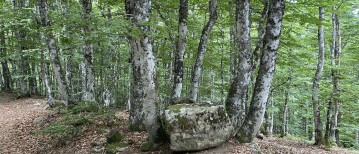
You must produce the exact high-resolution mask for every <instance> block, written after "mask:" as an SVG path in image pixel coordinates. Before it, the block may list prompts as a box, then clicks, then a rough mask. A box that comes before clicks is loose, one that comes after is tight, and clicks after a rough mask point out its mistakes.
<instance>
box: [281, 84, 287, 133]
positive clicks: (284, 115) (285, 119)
mask: <svg viewBox="0 0 359 154" xmlns="http://www.w3.org/2000/svg"><path fill="white" fill-rule="evenodd" d="M288 97H289V90H288V89H286V90H285V100H284V108H283V121H282V122H283V123H282V132H281V137H285V136H287V133H288V132H287V131H288V130H287V124H288V121H287V116H288Z"/></svg>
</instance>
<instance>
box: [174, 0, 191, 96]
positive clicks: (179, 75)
mask: <svg viewBox="0 0 359 154" xmlns="http://www.w3.org/2000/svg"><path fill="white" fill-rule="evenodd" d="M178 20H179V21H178V40H177V44H176V52H175V60H174V67H173V76H174V77H173V91H172V97H180V96H181V92H182V82H183V58H184V57H183V56H184V53H185V51H186V44H187V36H186V35H187V20H188V0H180V8H179V19H178Z"/></svg>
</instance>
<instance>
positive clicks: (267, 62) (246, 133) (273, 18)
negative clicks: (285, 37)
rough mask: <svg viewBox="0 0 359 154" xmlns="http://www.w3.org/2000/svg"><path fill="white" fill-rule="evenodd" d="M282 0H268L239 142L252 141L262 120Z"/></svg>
mask: <svg viewBox="0 0 359 154" xmlns="http://www.w3.org/2000/svg"><path fill="white" fill-rule="evenodd" d="M284 3H285V2H284V0H270V2H269V12H268V21H267V26H266V33H265V36H264V40H263V48H262V56H261V61H260V67H259V72H258V77H257V79H256V83H255V87H254V91H253V96H252V101H251V104H250V107H249V112H248V114H247V116H246V118H245V120H244V122H243V124H242V126H241V127H240V129H239V132H238V133H237V139H238V140H239V142H242V143H248V142H252V141H253V139H254V137H255V136H256V135H257V133H258V131H259V129H260V126H261V124H262V121H263V116H264V112H265V109H266V102H267V100H268V95H269V92H270V87H271V85H272V80H273V75H274V71H275V64H276V58H277V52H278V48H279V39H280V35H281V31H282V20H283V14H284Z"/></svg>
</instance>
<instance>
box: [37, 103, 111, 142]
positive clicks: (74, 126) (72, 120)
mask: <svg viewBox="0 0 359 154" xmlns="http://www.w3.org/2000/svg"><path fill="white" fill-rule="evenodd" d="M55 110H56V109H55ZM60 115H61V118H59V119H57V120H56V121H54V122H51V123H50V124H49V125H47V126H45V127H44V128H43V129H42V130H40V132H39V133H40V134H43V135H48V136H52V137H55V138H56V139H58V140H64V139H71V138H74V137H76V136H78V135H80V134H81V133H83V132H82V128H83V127H85V126H89V125H90V124H91V125H93V124H94V121H96V120H101V121H102V122H103V123H104V124H106V121H109V119H113V118H114V112H113V111H112V109H110V108H105V107H101V106H99V105H96V104H95V103H93V104H91V103H78V104H76V105H75V106H73V107H71V108H69V109H67V110H61V111H60ZM116 137H117V136H116Z"/></svg>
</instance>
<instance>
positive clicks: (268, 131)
mask: <svg viewBox="0 0 359 154" xmlns="http://www.w3.org/2000/svg"><path fill="white" fill-rule="evenodd" d="M272 101H273V96H272V93H271V94H270V95H269V97H268V100H267V104H266V112H265V113H264V133H263V134H264V135H266V136H272V129H273V128H271V127H273V116H272V115H273V113H272V112H270V113H269V108H271V107H272V104H273V102H272Z"/></svg>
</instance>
